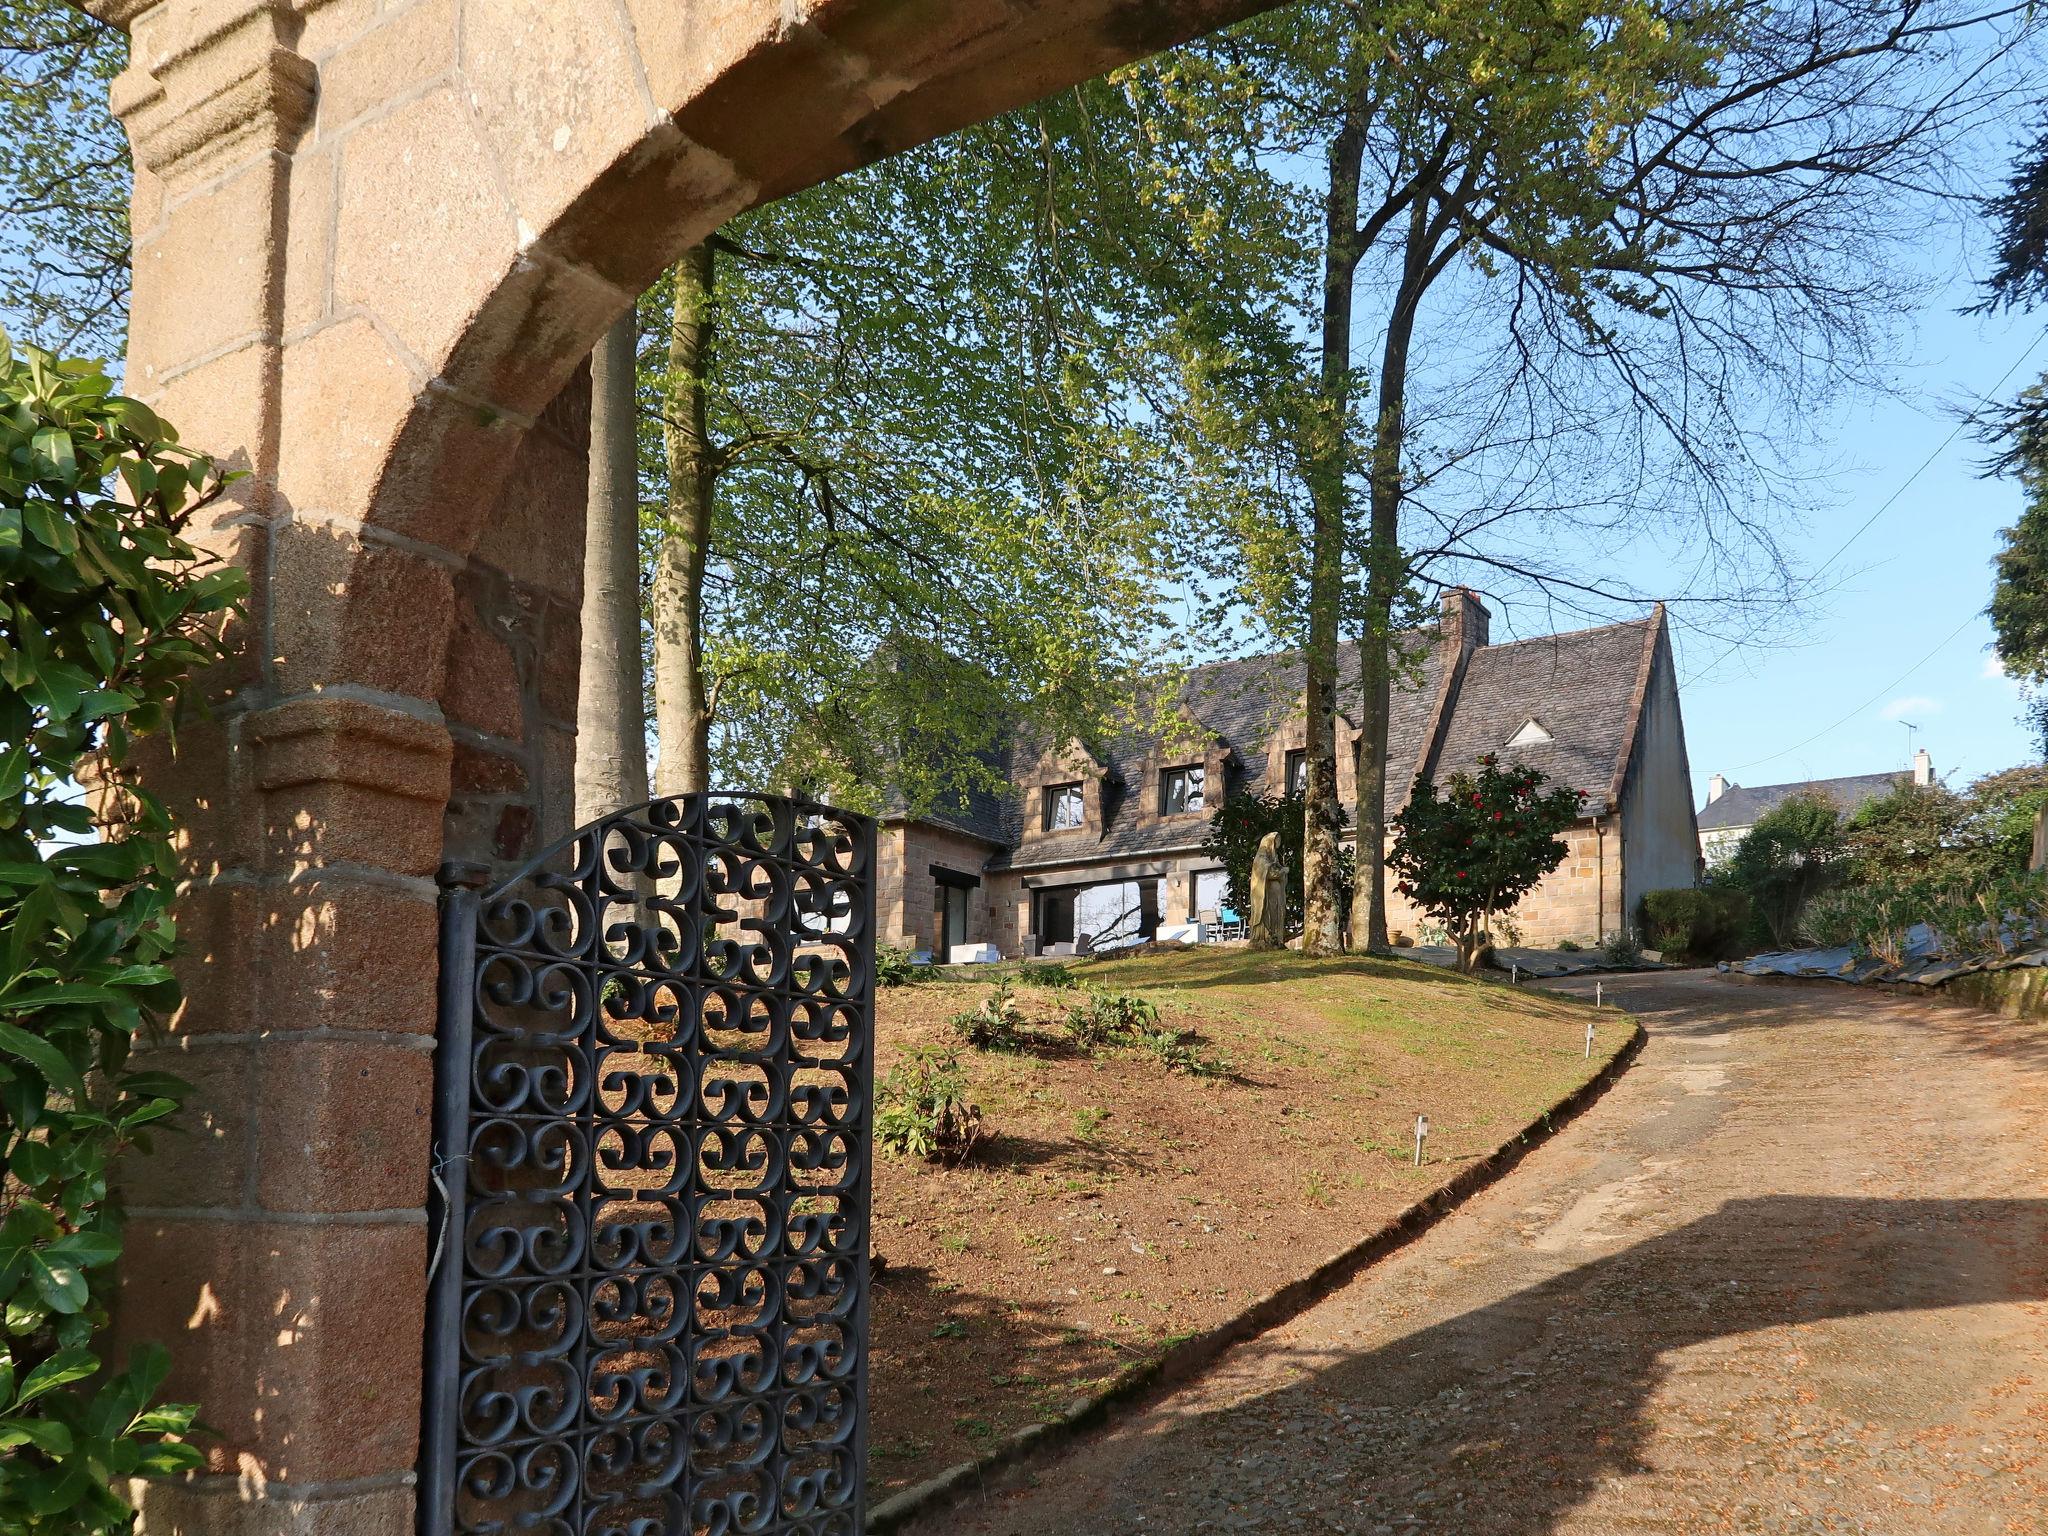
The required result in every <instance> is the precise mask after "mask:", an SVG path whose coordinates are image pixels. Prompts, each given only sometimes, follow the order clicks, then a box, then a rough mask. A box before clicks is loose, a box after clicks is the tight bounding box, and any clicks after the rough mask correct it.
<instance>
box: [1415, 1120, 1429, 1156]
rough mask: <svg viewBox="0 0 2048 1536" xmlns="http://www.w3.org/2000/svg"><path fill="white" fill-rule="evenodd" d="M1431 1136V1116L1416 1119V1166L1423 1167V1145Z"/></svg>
mask: <svg viewBox="0 0 2048 1536" xmlns="http://www.w3.org/2000/svg"><path fill="white" fill-rule="evenodd" d="M1428 1135H1429V1116H1427V1115H1417V1116H1416V1117H1415V1166H1416V1167H1418V1168H1420V1167H1421V1166H1422V1143H1423V1141H1424V1140H1425V1139H1426V1138H1427V1137H1428Z"/></svg>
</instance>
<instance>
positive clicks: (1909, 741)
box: [1899, 720, 1920, 768]
mask: <svg viewBox="0 0 2048 1536" xmlns="http://www.w3.org/2000/svg"><path fill="white" fill-rule="evenodd" d="M1899 724H1901V725H1903V726H1904V727H1905V728H1906V766H1907V767H1908V768H1910V767H1912V766H1913V738H1914V737H1915V736H1916V735H1918V734H1919V731H1920V727H1919V726H1917V725H1915V724H1914V723H1913V722H1912V721H1910V720H1901V721H1900V722H1899Z"/></svg>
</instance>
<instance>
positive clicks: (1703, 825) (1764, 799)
mask: <svg viewBox="0 0 2048 1536" xmlns="http://www.w3.org/2000/svg"><path fill="white" fill-rule="evenodd" d="M1908 782H1911V783H1914V784H1921V785H1927V784H1932V783H1933V782H1934V759H1933V758H1931V757H1929V756H1928V755H1927V749H1926V748H1925V747H1922V748H1921V749H1920V750H1919V751H1917V752H1915V753H1914V754H1913V766H1912V768H1911V769H1903V768H1901V769H1895V770H1894V771H1892V772H1890V773H1851V774H1846V775H1844V776H1843V777H1841V778H1838V779H1799V780H1796V781H1794V782H1793V783H1790V784H1758V785H1754V786H1750V787H1745V786H1743V785H1741V784H1731V783H1730V782H1729V781H1728V780H1727V779H1726V778H1725V777H1724V776H1722V775H1721V774H1718V773H1717V774H1715V775H1714V776H1713V777H1712V778H1711V779H1709V780H1707V803H1706V804H1705V805H1703V806H1701V807H1700V809H1699V825H1700V857H1701V858H1703V859H1705V860H1706V862H1707V863H1708V865H1710V866H1711V865H1715V864H1720V863H1722V862H1724V861H1725V860H1726V859H1727V858H1728V856H1729V855H1730V854H1732V853H1733V852H1735V845H1736V844H1737V843H1739V842H1741V841H1742V840H1743V839H1744V838H1745V837H1747V836H1748V835H1749V829H1750V828H1751V827H1753V826H1755V825H1756V824H1757V821H1758V819H1759V818H1760V817H1761V816H1762V815H1763V814H1764V812H1766V811H1769V810H1774V809H1776V808H1777V807H1778V806H1779V805H1782V804H1783V803H1784V802H1785V801H1787V800H1789V799H1791V798H1792V796H1794V795H1825V796H1827V798H1828V799H1830V800H1832V801H1834V802H1835V808H1836V809H1837V810H1839V811H1840V812H1841V813H1842V815H1843V817H1845V818H1847V817H1850V816H1853V815H1855V814H1856V812H1857V810H1858V808H1859V807H1861V806H1862V805H1863V804H1864V802H1865V801H1868V800H1875V799H1877V798H1878V797H1879V796H1880V795H1888V794H1890V793H1891V792H1892V791H1893V790H1895V789H1897V788H1898V787H1899V786H1900V785H1901V784H1904V783H1908Z"/></svg>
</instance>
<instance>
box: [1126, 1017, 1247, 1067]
mask: <svg viewBox="0 0 2048 1536" xmlns="http://www.w3.org/2000/svg"><path fill="white" fill-rule="evenodd" d="M1138 1043H1139V1044H1140V1045H1142V1046H1143V1047H1144V1048H1145V1049H1146V1050H1147V1051H1149V1052H1150V1053H1151V1054H1152V1057H1153V1059H1154V1060H1156V1061H1157V1062H1158V1063H1159V1064H1160V1065H1161V1066H1163V1067H1165V1068H1166V1070H1167V1071H1169V1072H1180V1073H1184V1074H1186V1075H1187V1076H1189V1077H1228V1076H1229V1075H1230V1063H1229V1062H1228V1061H1225V1060H1224V1059H1223V1058H1222V1057H1220V1056H1204V1055H1203V1054H1202V1053H1201V1052H1200V1051H1198V1050H1196V1049H1195V1045H1194V1042H1193V1041H1191V1040H1190V1039H1188V1037H1187V1036H1186V1035H1185V1034H1183V1033H1182V1032H1181V1031H1179V1030H1177V1029H1166V1028H1163V1027H1162V1028H1154V1029H1148V1030H1145V1031H1144V1032H1143V1033H1142V1034H1140V1035H1139V1036H1138Z"/></svg>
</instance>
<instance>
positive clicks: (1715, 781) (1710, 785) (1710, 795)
mask: <svg viewBox="0 0 2048 1536" xmlns="http://www.w3.org/2000/svg"><path fill="white" fill-rule="evenodd" d="M1727 793H1728V781H1727V780H1726V779H1724V778H1722V777H1721V775H1720V774H1718V773H1717V774H1715V775H1714V776H1713V777H1712V778H1711V779H1709V780H1707V804H1709V805H1712V804H1713V803H1714V802H1715V801H1716V800H1718V799H1720V798H1721V797H1722V796H1723V795H1725V794H1727Z"/></svg>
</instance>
